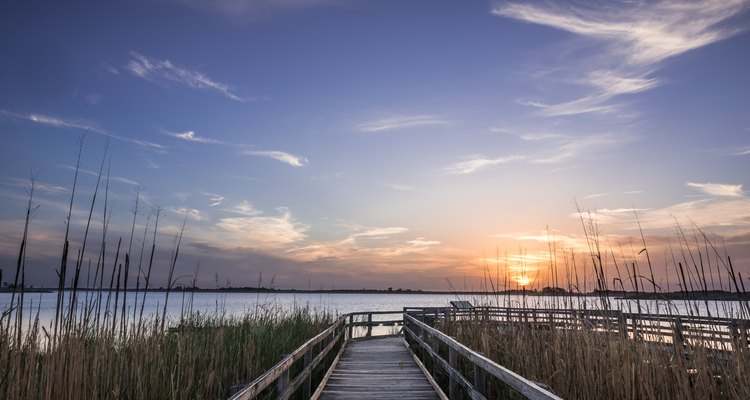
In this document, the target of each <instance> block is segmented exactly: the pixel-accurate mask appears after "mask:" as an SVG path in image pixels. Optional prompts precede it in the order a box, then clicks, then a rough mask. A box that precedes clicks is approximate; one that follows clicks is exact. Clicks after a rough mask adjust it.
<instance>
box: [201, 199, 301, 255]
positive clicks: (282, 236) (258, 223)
mask: <svg viewBox="0 0 750 400" xmlns="http://www.w3.org/2000/svg"><path fill="white" fill-rule="evenodd" d="M279 212H280V215H279V216H275V217H274V216H265V215H260V214H259V215H254V216H247V217H232V218H222V219H220V220H219V222H218V223H217V224H216V226H217V227H218V228H221V229H223V230H225V231H227V232H230V233H231V234H232V242H233V243H235V244H236V245H238V246H241V247H248V246H258V247H279V246H283V245H286V244H289V243H294V242H298V241H301V240H304V239H305V237H306V235H305V232H306V231H307V230H308V227H307V226H306V225H304V224H302V223H300V222H298V221H296V220H295V219H294V218H293V217H292V214H291V212H290V211H289V210H288V209H286V208H280V209H279Z"/></svg>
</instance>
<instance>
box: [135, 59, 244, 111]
mask: <svg viewBox="0 0 750 400" xmlns="http://www.w3.org/2000/svg"><path fill="white" fill-rule="evenodd" d="M124 68H125V69H126V70H128V71H129V72H130V73H131V74H133V75H134V76H137V77H139V78H142V79H145V80H148V81H151V82H156V83H163V82H174V83H178V84H181V85H183V86H187V87H189V88H192V89H200V90H208V91H212V92H216V93H219V94H221V95H222V96H224V97H227V98H229V99H231V100H234V101H239V102H246V101H254V100H255V99H254V98H252V97H241V96H239V95H237V94H235V93H234V89H233V88H232V87H231V86H230V85H228V84H226V83H221V82H219V81H216V80H214V79H212V78H209V77H208V76H207V75H205V74H203V73H202V72H198V71H195V70H191V69H189V68H186V67H183V66H180V65H177V64H175V63H173V62H171V61H169V60H157V59H155V58H150V57H146V56H144V55H142V54H139V53H137V52H134V51H131V52H130V60H129V61H128V62H127V64H125V66H124Z"/></svg>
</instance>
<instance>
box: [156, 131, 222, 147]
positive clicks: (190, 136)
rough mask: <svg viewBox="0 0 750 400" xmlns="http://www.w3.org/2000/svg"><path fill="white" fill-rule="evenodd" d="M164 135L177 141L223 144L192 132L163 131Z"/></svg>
mask: <svg viewBox="0 0 750 400" xmlns="http://www.w3.org/2000/svg"><path fill="white" fill-rule="evenodd" d="M164 133H165V134H167V135H169V136H172V137H175V138H177V139H182V140H187V141H188V142H198V143H212V144H223V142H221V141H219V140H216V139H212V138H208V137H203V136H198V135H196V134H195V132H193V131H185V132H170V131H164Z"/></svg>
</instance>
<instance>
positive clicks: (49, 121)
mask: <svg viewBox="0 0 750 400" xmlns="http://www.w3.org/2000/svg"><path fill="white" fill-rule="evenodd" d="M0 116H4V117H7V118H11V119H14V120H22V121H30V122H33V123H36V124H40V125H47V126H52V127H55V128H64V129H76V130H82V131H84V132H88V133H95V134H98V135H103V136H108V137H111V138H113V139H116V140H121V141H123V142H128V143H133V144H136V145H139V146H141V147H145V148H148V149H150V150H156V151H163V150H166V149H167V147H166V146H163V145H160V144H158V143H153V142H149V141H145V140H139V139H133V138H129V137H125V136H120V135H116V134H114V133H111V132H108V131H107V130H105V129H104V128H102V127H100V126H99V125H98V124H96V123H94V122H91V121H88V120H85V119H66V118H60V117H55V116H52V115H45V114H37V113H29V114H19V113H14V112H11V111H7V110H0Z"/></svg>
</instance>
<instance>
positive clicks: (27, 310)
mask: <svg viewBox="0 0 750 400" xmlns="http://www.w3.org/2000/svg"><path fill="white" fill-rule="evenodd" d="M95 295H96V292H79V294H78V303H79V307H83V305H84V304H85V303H86V300H87V297H90V298H92V297H93V296H95ZM136 295H137V297H138V304H139V305H138V309H134V306H135V301H136ZM191 296H193V297H192V310H193V312H200V313H204V314H216V313H223V314H225V315H226V316H242V315H244V314H247V313H252V312H255V311H257V310H258V309H260V308H276V309H280V310H285V311H289V310H292V309H294V308H303V307H307V308H309V309H310V310H312V311H314V312H327V313H331V314H346V313H350V312H358V311H399V310H402V308H403V307H444V306H448V305H449V302H450V301H452V300H467V301H470V302H471V303H472V304H474V305H492V306H500V307H528V308H566V309H568V308H586V309H601V308H602V306H601V300H600V299H599V298H597V297H580V298H578V297H571V298H566V297H553V296H525V297H524V296H520V295H511V296H507V295H499V296H487V295H473V296H472V295H457V294H416V293H392V294H385V293H206V292H201V293H194V294H190V293H184V294H183V293H181V292H172V293H170V296H169V303H168V306H167V318H169V319H170V320H172V321H174V320H178V319H179V317H180V315H181V314H182V313H183V312H184V311H186V307H187V306H188V304H190V302H191ZM103 297H104V299H103V300H102V303H103V304H102V307H101V309H102V310H105V309H106V308H105V305H106V298H107V292H104V296H103ZM69 298H70V292H66V293H65V304H66V305H67V304H68V301H69ZM142 299H143V293H135V292H129V293H127V300H126V314H127V315H128V320H129V321H132V320H133V312H134V311H136V313H137V314H138V313H139V312H140V303H141V301H142ZM165 299H166V293H165V292H149V293H147V294H146V305H145V307H144V311H143V315H144V318H155V317H157V316H158V317H160V316H161V313H162V310H163V307H164V302H165ZM56 300H57V293H56V292H53V293H27V294H26V297H25V301H24V320H25V321H27V322H28V321H29V320H30V319H31V318H33V317H34V316H35V315H36V312H37V310H38V311H39V320H40V323H41V325H42V326H45V327H50V326H51V322H52V320H53V319H54V316H55V304H56ZM609 300H610V302H611V308H613V309H620V310H623V311H629V312H637V311H638V303H640V307H641V310H642V312H644V313H653V314H679V315H690V314H692V315H701V316H709V315H710V316H714V317H734V318H737V317H739V316H740V311H741V309H740V303H739V302H732V301H707V302H704V301H689V302H686V301H682V300H676V301H672V302H665V301H656V300H640V302H636V301H635V300H618V299H614V298H610V299H609ZM10 301H11V294H10V293H0V311H2V310H6V309H7V308H8V307H9V305H10ZM114 302H115V293H114V292H112V293H110V310H112V311H115V310H113V307H114ZM122 302H123V298H122V293H120V295H119V299H118V307H117V310H116V313H117V316H118V319H119V318H120V315H121V312H122ZM79 309H80V308H79ZM30 317H31V318H30ZM388 318H393V316H388V317H380V318H377V319H388Z"/></svg>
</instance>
